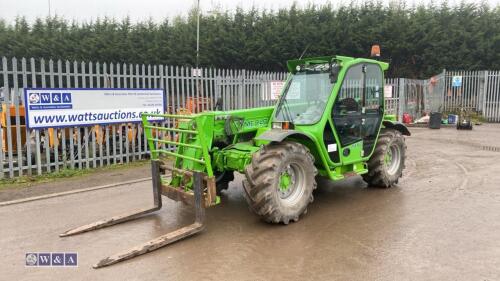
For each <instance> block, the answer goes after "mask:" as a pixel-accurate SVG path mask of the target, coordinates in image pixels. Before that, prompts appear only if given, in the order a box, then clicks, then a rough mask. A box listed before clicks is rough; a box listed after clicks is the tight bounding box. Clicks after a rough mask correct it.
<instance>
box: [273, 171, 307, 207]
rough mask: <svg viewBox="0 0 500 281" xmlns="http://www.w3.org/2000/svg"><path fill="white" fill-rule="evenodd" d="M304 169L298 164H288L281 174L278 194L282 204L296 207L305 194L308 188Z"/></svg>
mask: <svg viewBox="0 0 500 281" xmlns="http://www.w3.org/2000/svg"><path fill="white" fill-rule="evenodd" d="M304 177H305V171H304V169H303V168H302V167H301V166H300V165H298V164H296V163H290V164H288V165H287V166H286V167H285V168H284V169H283V171H282V172H281V174H280V178H279V183H278V194H279V198H280V199H281V202H283V203H284V204H287V205H295V204H296V203H297V201H299V200H300V198H301V197H302V195H303V194H304V190H305V188H306V185H305V184H306V182H305V178H304Z"/></svg>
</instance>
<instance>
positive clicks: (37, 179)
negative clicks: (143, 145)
mask: <svg viewBox="0 0 500 281" xmlns="http://www.w3.org/2000/svg"><path fill="white" fill-rule="evenodd" d="M146 164H149V160H140V161H134V162H130V163H127V164H112V165H109V166H104V167H99V168H91V169H62V170H59V172H53V173H49V174H42V175H36V176H22V177H16V178H12V179H2V180H0V190H5V189H13V188H20V187H27V186H31V185H34V184H39V183H44V182H52V181H56V180H59V179H66V178H75V177H82V176H85V175H90V174H95V173H99V172H105V171H110V170H120V169H126V168H133V167H139V166H143V165H146Z"/></svg>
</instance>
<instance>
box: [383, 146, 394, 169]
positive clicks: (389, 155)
mask: <svg viewBox="0 0 500 281" xmlns="http://www.w3.org/2000/svg"><path fill="white" fill-rule="evenodd" d="M384 162H385V165H386V166H390V165H391V163H392V150H391V149H387V152H386V153H385V157H384Z"/></svg>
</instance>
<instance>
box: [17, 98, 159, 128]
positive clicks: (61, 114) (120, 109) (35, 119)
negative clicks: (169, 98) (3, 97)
mask: <svg viewBox="0 0 500 281" xmlns="http://www.w3.org/2000/svg"><path fill="white" fill-rule="evenodd" d="M24 95H25V101H26V106H25V110H26V125H27V126H28V128H31V129H42V128H57V127H68V126H88V125H99V124H101V125H104V124H113V123H129V122H139V121H141V113H164V112H165V95H164V91H163V89H110V88H92V89H90V88H88V89H87V88H85V89H81V88H69V89H62V88H31V89H29V88H28V89H25V90H24Z"/></svg>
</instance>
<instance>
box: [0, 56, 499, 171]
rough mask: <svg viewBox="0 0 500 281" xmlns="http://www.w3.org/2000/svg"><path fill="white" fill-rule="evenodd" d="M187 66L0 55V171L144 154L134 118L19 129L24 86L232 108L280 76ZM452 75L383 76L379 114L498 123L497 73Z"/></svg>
mask: <svg viewBox="0 0 500 281" xmlns="http://www.w3.org/2000/svg"><path fill="white" fill-rule="evenodd" d="M193 70H194V69H192V68H190V67H177V66H166V65H144V64H143V65H138V64H125V63H99V62H96V63H94V62H76V61H74V62H69V61H61V60H57V61H53V60H48V61H47V60H44V59H39V60H38V59H37V60H35V59H29V60H27V59H24V58H22V59H16V58H11V59H7V58H5V57H3V58H2V61H1V68H0V93H1V107H0V109H1V112H0V121H1V127H0V134H1V136H2V141H1V142H0V163H1V165H0V178H4V177H10V178H13V177H17V176H22V175H34V174H38V175H40V174H42V173H50V172H57V171H59V170H61V169H65V168H72V169H89V168H94V167H102V166H106V165H111V164H121V163H128V162H130V161H135V160H140V159H145V158H147V157H148V153H149V152H148V146H147V139H146V136H145V134H144V133H143V132H144V131H143V128H142V126H141V124H140V123H127V124H113V125H103V126H85V127H70V128H51V129H42V130H31V129H28V128H26V126H25V112H24V104H25V100H24V93H23V91H24V88H33V87H47V88H78V87H80V88H163V89H165V94H166V96H165V99H166V104H167V108H166V111H167V112H168V113H183V114H185V113H189V112H192V113H196V112H200V111H205V110H214V109H215V108H216V107H217V109H220V110H233V109H241V108H253V107H260V106H271V105H273V104H274V103H275V102H276V93H274V92H272V86H271V84H272V82H279V81H283V80H285V79H286V76H287V74H286V73H271V72H262V71H248V70H228V69H215V68H203V69H202V71H201V73H197V72H196V71H195V72H194V73H193ZM193 74H195V75H193ZM455 74H456V73H455V72H453V73H448V72H443V73H441V74H440V75H437V76H435V77H432V78H431V79H427V80H413V79H404V78H391V79H386V88H385V89H384V92H385V97H386V107H387V113H388V114H395V115H397V116H398V118H399V120H401V117H402V114H403V113H405V112H406V113H409V114H410V115H412V116H413V117H414V118H418V117H420V116H421V114H422V113H423V112H429V111H444V110H452V109H453V108H454V107H456V106H457V104H458V103H460V104H459V105H462V104H463V105H462V106H465V103H467V106H470V107H474V106H475V107H476V108H475V109H476V110H480V111H482V112H485V113H487V114H489V115H485V116H486V117H487V118H488V120H490V121H496V122H500V113H499V106H498V104H499V103H500V99H499V98H498V97H499V96H500V91H499V88H500V72H498V71H497V72H491V71H490V72H463V73H461V75H462V76H463V86H462V90H461V91H460V90H459V89H456V88H453V87H451V86H449V85H448V84H449V83H451V82H450V81H451V80H450V79H452V78H451V77H453V76H454V75H455ZM481 75H482V76H481ZM481 77H482V78H481ZM481 79H483V80H481ZM474 81H475V82H474ZM481 81H483V82H481ZM450 91H451V94H450ZM95 102H99V101H98V100H97V101H95ZM168 122H169V121H167V123H168ZM167 125H168V126H170V124H167ZM158 134H160V135H161V132H158ZM160 137H167V138H168V137H170V138H173V137H174V136H173V135H170V136H160Z"/></svg>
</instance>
